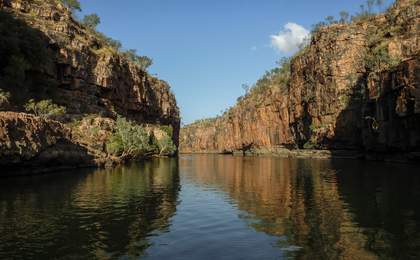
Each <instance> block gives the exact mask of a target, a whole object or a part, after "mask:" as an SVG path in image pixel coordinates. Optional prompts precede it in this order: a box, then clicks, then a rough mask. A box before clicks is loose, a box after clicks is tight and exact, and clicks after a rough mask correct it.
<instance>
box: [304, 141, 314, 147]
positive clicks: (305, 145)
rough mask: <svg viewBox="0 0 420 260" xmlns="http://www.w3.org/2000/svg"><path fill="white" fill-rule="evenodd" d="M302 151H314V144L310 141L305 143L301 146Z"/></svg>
mask: <svg viewBox="0 0 420 260" xmlns="http://www.w3.org/2000/svg"><path fill="white" fill-rule="evenodd" d="M303 149H315V144H313V143H312V141H307V142H306V143H305V144H304V145H303Z"/></svg>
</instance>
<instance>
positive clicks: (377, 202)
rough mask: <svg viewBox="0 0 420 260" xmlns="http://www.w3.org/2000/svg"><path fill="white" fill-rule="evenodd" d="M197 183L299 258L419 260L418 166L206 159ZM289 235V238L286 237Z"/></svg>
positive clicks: (189, 163)
mask: <svg viewBox="0 0 420 260" xmlns="http://www.w3.org/2000/svg"><path fill="white" fill-rule="evenodd" d="M187 167H190V168H192V169H194V170H193V171H190V176H188V177H189V178H190V179H192V180H194V181H196V182H198V183H199V184H200V185H206V186H212V187H217V188H218V189H221V190H223V191H224V192H227V193H228V194H229V196H230V197H231V198H232V199H233V200H234V201H235V202H236V203H237V204H238V206H239V208H240V209H241V210H243V211H246V212H248V213H250V214H251V215H252V216H253V219H249V220H248V221H249V223H250V226H252V227H253V228H254V229H255V230H257V231H263V232H265V233H267V234H271V235H276V236H279V240H278V244H277V246H279V247H280V248H281V249H283V250H285V251H286V252H288V255H289V256H293V257H294V258H298V259H340V258H341V259H377V258H380V259H383V258H400V259H418V258H419V257H420V176H418V175H416V174H415V173H416V167H415V166H407V165H396V166H392V165H387V164H382V163H366V162H358V161H351V160H350V161H349V160H333V161H329V160H303V159H302V160H294V159H280V158H272V157H257V158H255V157H234V156H224V157H221V156H208V155H206V156H200V155H196V156H194V157H193V159H192V160H181V169H183V168H187ZM285 237H286V238H285Z"/></svg>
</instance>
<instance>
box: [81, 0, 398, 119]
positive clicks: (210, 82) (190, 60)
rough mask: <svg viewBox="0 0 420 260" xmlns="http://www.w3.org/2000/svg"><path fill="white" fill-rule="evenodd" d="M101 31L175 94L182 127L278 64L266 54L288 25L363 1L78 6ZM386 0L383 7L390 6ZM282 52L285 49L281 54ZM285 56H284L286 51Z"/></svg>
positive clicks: (158, 1)
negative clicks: (93, 16) (147, 62)
mask: <svg viewBox="0 0 420 260" xmlns="http://www.w3.org/2000/svg"><path fill="white" fill-rule="evenodd" d="M80 2H81V3H82V8H83V13H82V14H80V15H79V16H82V15H83V14H86V13H97V14H98V15H99V16H100V17H101V20H102V21H101V24H100V26H99V27H98V30H99V31H101V32H104V33H105V34H107V35H108V36H111V37H113V38H115V39H118V40H120V41H121V42H122V43H123V46H124V48H126V49H137V50H138V53H139V54H140V55H147V56H149V57H151V58H152V59H153V61H154V65H153V66H152V67H151V68H150V69H149V71H150V72H151V73H152V74H156V75H157V76H158V77H159V78H161V79H163V80H166V81H167V82H168V83H169V84H170V85H171V87H172V90H173V92H174V93H175V95H176V97H177V101H178V105H179V107H180V108H181V113H182V114H181V116H182V119H183V122H184V123H190V122H192V121H194V120H196V119H200V118H204V117H212V116H216V115H217V114H218V113H220V111H221V110H224V109H226V108H228V107H230V106H232V105H234V104H235V101H236V99H237V98H238V97H239V96H240V95H243V94H244V90H243V89H242V87H241V86H242V84H249V85H251V84H253V83H254V82H255V81H256V80H257V79H258V78H259V77H260V76H261V75H262V74H263V73H264V72H265V71H266V70H268V69H271V68H273V67H274V66H275V62H276V61H277V60H279V59H280V58H281V57H282V56H287V55H290V53H284V52H282V51H280V50H279V49H276V48H273V46H271V38H270V36H271V35H277V34H278V33H279V32H280V31H282V30H283V27H284V26H285V25H286V24H288V23H295V24H298V25H300V26H302V27H304V28H306V29H308V30H310V28H311V25H312V24H315V23H317V22H319V21H322V20H324V18H325V17H326V16H328V15H335V16H336V17H337V16H338V13H339V12H340V11H341V10H347V11H348V12H350V13H354V12H356V11H358V10H359V6H360V4H363V3H364V2H365V1H364V0H316V1H315V0H288V1H287V0H120V1H116V0H81V1H80ZM390 2H392V1H391V0H386V1H385V3H386V4H389V3H390ZM283 49H284V48H283ZM286 49H287V48H286Z"/></svg>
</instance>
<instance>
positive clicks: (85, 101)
mask: <svg viewBox="0 0 420 260" xmlns="http://www.w3.org/2000/svg"><path fill="white" fill-rule="evenodd" d="M0 8H1V10H0V18H1V21H0V23H1V26H0V29H1V32H2V36H0V37H3V39H5V40H4V41H3V42H2V43H1V44H0V56H1V57H0V69H1V71H2V72H1V73H0V88H1V89H3V90H6V91H8V92H9V93H10V96H11V97H10V102H9V101H8V102H3V101H2V100H1V98H0V110H3V111H4V110H11V111H15V112H21V111H23V110H24V108H23V104H25V102H27V101H28V100H29V99H30V98H34V99H36V100H43V99H51V100H52V101H53V102H54V103H56V104H58V105H61V106H64V107H65V108H66V115H64V116H63V117H62V118H60V121H61V122H62V123H66V124H69V123H71V122H72V121H73V120H79V121H80V120H83V117H85V116H86V115H97V117H100V118H108V119H109V120H115V118H116V117H117V115H119V116H123V117H125V118H128V119H130V120H132V121H134V122H136V123H137V124H148V125H149V124H153V125H165V126H171V127H172V129H173V136H172V139H173V141H174V143H175V144H178V135H179V124H180V119H179V109H178V107H177V104H176V100H175V97H174V95H173V93H172V92H171V90H170V87H169V85H168V84H167V83H166V82H164V81H162V80H160V79H157V78H155V77H153V76H151V75H149V74H148V73H147V72H146V71H144V70H142V69H141V68H140V67H139V66H137V65H136V64H135V63H133V62H132V61H130V60H129V59H128V58H127V57H126V56H125V55H122V54H121V52H118V51H116V50H114V49H112V48H111V47H110V46H108V45H107V44H106V42H105V41H104V37H105V36H103V35H102V34H100V33H98V32H95V31H94V30H91V29H89V28H87V27H85V26H83V25H81V24H80V23H79V22H77V21H76V20H75V19H74V18H73V16H72V13H71V12H70V11H69V9H68V8H66V7H65V6H63V5H62V4H60V3H59V1H56V0H0ZM7 27H10V28H11V29H10V30H9V31H8V30H7ZM10 39H12V40H10ZM10 42H11V43H10ZM8 44H9V45H8ZM13 66H14V67H13ZM5 71H6V72H9V73H8V74H7V75H6V73H3V72H5ZM10 71H15V73H10ZM10 75H12V76H10ZM0 94H1V93H0ZM6 105H7V106H6ZM2 117H4V118H2ZM22 118H24V119H22ZM0 120H3V125H2V128H1V129H0V131H3V132H8V131H9V130H10V129H9V130H7V129H6V128H5V127H6V125H9V124H12V123H10V122H15V123H13V124H15V125H16V124H18V123H16V122H19V124H18V125H19V126H20V127H21V129H25V130H17V132H19V131H23V132H25V133H26V135H27V136H38V135H42V136H43V135H46V136H43V137H42V138H44V139H45V140H50V139H51V138H52V139H54V136H55V134H59V135H60V138H59V139H60V140H64V139H65V140H67V142H70V143H71V142H76V143H77V140H73V139H72V138H71V137H72V135H67V134H64V133H65V132H66V131H67V130H68V129H67V130H65V128H66V127H67V126H64V128H62V127H59V126H58V125H57V124H59V123H57V122H52V121H48V122H47V121H43V119H40V118H38V119H34V118H32V117H30V116H24V115H22V114H16V113H15V114H13V113H9V114H1V116H0ZM28 120H29V121H28ZM6 121H7V122H8V123H4V122H6ZM26 122H27V123H28V124H29V125H27V126H25V124H26ZM13 124H12V125H13ZM49 124H51V126H48V127H50V128H51V129H60V130H59V132H51V131H47V132H45V131H43V130H41V132H37V131H38V130H40V129H44V128H45V127H47V126H46V125H49ZM67 128H68V127H67ZM19 129H20V128H19ZM9 133H10V131H9ZM51 133H54V134H53V135H52V136H48V135H49V134H51ZM13 135H14V134H13ZM13 135H7V134H5V135H3V136H2V138H3V137H4V138H6V136H8V137H7V138H10V137H12V136H13ZM0 140H1V141H2V147H1V149H0V150H1V151H0V153H2V156H1V157H2V158H1V162H2V164H7V162H8V161H9V159H10V160H12V159H11V158H9V157H5V155H4V153H7V151H6V150H4V149H5V147H6V146H5V144H6V141H5V140H6V139H4V140H3V139H0ZM29 140H32V139H31V138H29V139H27V138H25V141H29ZM54 140H55V139H54ZM3 141H4V142H3ZM10 141H11V142H12V143H13V140H10ZM14 141H17V140H14ZM41 143H42V145H36V144H30V142H29V143H28V144H27V145H26V146H24V147H37V149H32V150H30V151H29V150H28V153H30V154H31V156H30V158H35V157H37V156H40V154H41V153H42V152H43V151H45V150H46V149H50V148H48V147H53V146H55V142H52V143H51V142H44V141H43V142H41ZM9 148H11V147H9ZM79 148H80V147H79ZM22 149H25V148H22ZM82 150H83V149H82ZM25 153H26V152H24V153H22V154H21V155H22V156H23V154H25ZM95 156H96V155H95V154H93V155H92V154H90V157H93V158H95ZM22 158H26V157H25V156H23V157H22ZM22 158H21V159H22ZM28 159H29V157H28ZM13 160H14V159H13ZM13 160H12V161H13ZM25 160H26V159H25ZM25 160H23V161H25ZM92 162H93V163H94V164H95V163H96V162H95V161H92V160H90V163H88V164H92Z"/></svg>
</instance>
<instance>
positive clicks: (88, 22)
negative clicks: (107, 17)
mask: <svg viewBox="0 0 420 260" xmlns="http://www.w3.org/2000/svg"><path fill="white" fill-rule="evenodd" d="M82 22H83V24H84V25H85V26H87V27H89V28H90V29H93V30H95V29H96V27H97V26H98V25H99V24H100V23H101V18H100V17H99V16H98V15H97V14H89V15H85V17H84V18H83V21H82Z"/></svg>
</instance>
